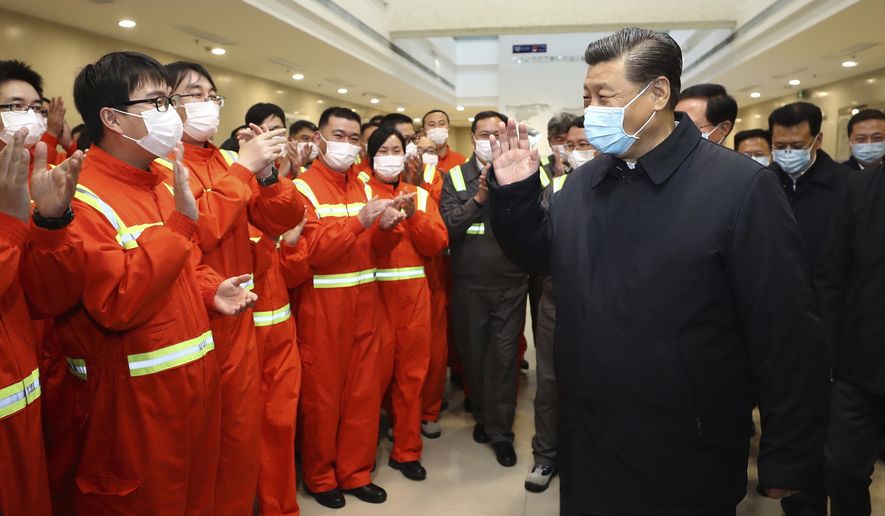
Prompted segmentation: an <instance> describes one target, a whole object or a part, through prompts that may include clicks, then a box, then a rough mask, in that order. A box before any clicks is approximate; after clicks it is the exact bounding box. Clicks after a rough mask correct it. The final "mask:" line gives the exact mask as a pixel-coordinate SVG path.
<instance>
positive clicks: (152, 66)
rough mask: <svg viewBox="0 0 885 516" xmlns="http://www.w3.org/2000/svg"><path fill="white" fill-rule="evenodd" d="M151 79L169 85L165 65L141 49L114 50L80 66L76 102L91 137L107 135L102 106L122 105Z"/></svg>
mask: <svg viewBox="0 0 885 516" xmlns="http://www.w3.org/2000/svg"><path fill="white" fill-rule="evenodd" d="M151 83H156V84H161V85H168V82H167V80H166V69H165V68H164V67H163V65H161V64H160V63H159V62H158V61H157V60H156V59H154V58H152V57H150V56H146V55H144V54H142V53H139V52H129V51H125V52H111V53H109V54H105V55H104V56H102V57H101V58H100V59H99V60H98V61H96V62H95V63H93V64H88V65H86V66H85V67H84V68H83V69H82V70H80V73H79V74H77V78H76V79H74V104H75V105H76V106H77V111H79V112H80V116H81V117H83V122H85V124H86V131H87V133H88V134H89V139H90V140H92V141H93V142H96V143H100V142H101V139H102V137H103V136H104V125H103V124H102V122H101V115H100V113H101V110H102V109H103V108H106V107H119V106H122V105H123V104H125V103H126V102H129V96H130V95H132V93H133V92H135V91H136V90H137V89H138V88H141V87H142V86H144V85H145V84H151Z"/></svg>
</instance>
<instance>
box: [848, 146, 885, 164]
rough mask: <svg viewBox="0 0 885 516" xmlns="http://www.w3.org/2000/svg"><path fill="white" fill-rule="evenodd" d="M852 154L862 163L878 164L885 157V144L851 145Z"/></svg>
mask: <svg viewBox="0 0 885 516" xmlns="http://www.w3.org/2000/svg"><path fill="white" fill-rule="evenodd" d="M851 154H852V155H853V156H854V159H856V160H857V161H860V162H861V163H869V164H872V163H877V162H878V161H879V160H880V159H882V156H885V142H872V143H854V144H852V145H851Z"/></svg>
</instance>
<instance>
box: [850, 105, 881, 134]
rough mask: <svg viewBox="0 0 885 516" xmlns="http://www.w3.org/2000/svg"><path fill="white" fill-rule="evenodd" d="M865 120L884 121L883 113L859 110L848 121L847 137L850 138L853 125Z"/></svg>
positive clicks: (872, 110)
mask: <svg viewBox="0 0 885 516" xmlns="http://www.w3.org/2000/svg"><path fill="white" fill-rule="evenodd" d="M866 120H885V112H882V111H881V110H879V109H872V108H867V109H861V110H860V111H859V112H858V113H857V114H856V115H854V116H852V117H851V120H849V121H848V136H851V131H852V130H853V129H854V124H856V123H858V122H864V121H866Z"/></svg>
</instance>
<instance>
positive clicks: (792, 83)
mask: <svg viewBox="0 0 885 516" xmlns="http://www.w3.org/2000/svg"><path fill="white" fill-rule="evenodd" d="M787 84H789V85H790V86H799V85H800V84H802V81H800V80H799V79H790V82H788V83H787Z"/></svg>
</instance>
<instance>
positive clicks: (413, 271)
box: [375, 266, 425, 281]
mask: <svg viewBox="0 0 885 516" xmlns="http://www.w3.org/2000/svg"><path fill="white" fill-rule="evenodd" d="M423 277H425V276H424V266H420V267H401V268H399V269H378V271H377V272H376V273H375V278H377V279H378V281H402V280H411V279H420V278H423Z"/></svg>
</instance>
